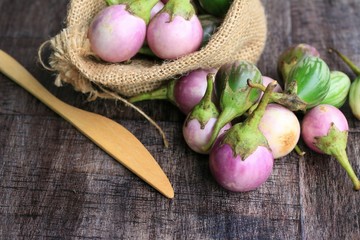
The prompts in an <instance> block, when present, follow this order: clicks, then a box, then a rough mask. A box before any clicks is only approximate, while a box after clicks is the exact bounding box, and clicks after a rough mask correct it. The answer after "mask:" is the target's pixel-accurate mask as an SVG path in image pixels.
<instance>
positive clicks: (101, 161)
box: [0, 0, 360, 239]
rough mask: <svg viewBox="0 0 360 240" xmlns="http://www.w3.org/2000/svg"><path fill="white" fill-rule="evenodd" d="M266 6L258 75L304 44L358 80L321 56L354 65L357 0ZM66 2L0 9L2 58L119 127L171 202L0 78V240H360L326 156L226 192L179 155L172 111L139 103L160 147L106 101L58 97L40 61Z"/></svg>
mask: <svg viewBox="0 0 360 240" xmlns="http://www.w3.org/2000/svg"><path fill="white" fill-rule="evenodd" d="M84 2H85V3H84V4H86V1H84ZM263 3H264V5H265V8H266V13H267V17H268V28H269V29H268V30H269V31H268V40H267V44H266V48H265V50H264V53H263V55H262V57H261V59H260V61H259V62H258V67H259V69H260V70H261V71H262V73H263V74H264V75H268V76H272V77H273V78H277V77H278V75H277V72H276V61H277V57H278V56H279V54H280V52H281V51H282V50H284V49H285V48H286V47H288V46H289V45H291V44H293V43H299V42H305V43H309V44H312V45H314V46H315V47H316V48H318V50H319V51H320V53H321V55H322V57H323V59H324V60H325V61H326V62H327V63H328V64H329V66H330V67H331V68H332V69H338V70H341V71H344V72H346V73H347V74H349V76H350V77H351V78H354V77H355V76H354V74H353V73H352V72H351V71H350V69H349V68H347V67H346V66H345V65H344V64H343V63H342V62H340V61H339V59H338V58H337V57H335V56H334V55H331V54H329V53H328V52H327V47H329V46H333V47H336V48H338V49H339V50H341V51H342V52H343V53H345V54H346V55H348V56H349V57H350V58H351V59H353V60H354V61H355V62H356V63H357V64H359V65H360V47H359V45H360V28H359V26H360V16H359V12H360V4H359V1H358V0H338V1H330V0H315V1H311V0H304V1H296V0H291V1H288V0H277V1H272V0H263ZM67 4H68V1H66V0H33V1H27V2H26V3H25V1H23V0H12V1H10V0H1V1H0V12H1V14H0V39H1V41H0V48H1V49H3V50H4V51H6V52H8V53H9V54H11V55H13V56H14V57H15V58H17V59H18V60H19V61H20V62H21V63H22V64H23V65H24V66H25V67H26V68H27V69H28V70H29V71H30V72H31V73H32V74H33V75H34V76H35V77H36V78H37V79H39V80H40V81H41V83H42V84H43V85H45V86H46V88H48V89H49V90H50V91H51V92H52V93H53V94H54V95H56V96H57V97H59V98H60V99H62V100H64V101H65V102H68V103H69V104H71V105H74V106H77V107H79V108H82V109H85V110H88V111H92V112H97V113H100V114H102V115H105V116H107V117H109V118H112V119H114V120H116V121H118V122H119V123H121V124H122V125H124V126H125V127H127V128H128V129H129V130H130V131H131V132H132V133H134V134H135V135H136V136H137V137H138V138H139V139H140V141H141V142H143V143H144V145H145V146H146V147H147V148H148V149H149V151H150V152H151V153H152V154H153V155H154V157H155V158H156V159H157V160H158V162H159V164H160V165H161V166H162V168H163V169H164V171H165V172H166V174H167V175H168V177H169V179H170V181H171V182H172V184H173V187H174V190H175V198H174V199H172V200H169V199H167V198H165V197H163V196H162V195H161V194H159V193H158V192H157V191H155V190H154V189H152V188H151V187H150V186H148V185H147V184H145V183H144V182H142V181H141V180H140V179H139V178H138V177H136V176H135V175H134V174H132V173H131V172H130V171H128V170H127V169H125V168H124V167H123V166H121V165H120V164H118V163H117V162H116V161H114V160H113V159H112V158H111V157H109V156H108V155H107V154H105V153H104V152H103V151H102V150H100V149H99V148H98V147H96V146H95V145H94V144H93V143H92V142H91V141H90V140H88V139H87V138H85V137H84V136H83V135H82V134H81V133H79V132H78V131H77V130H75V129H74V128H73V127H72V126H71V125H70V124H69V123H67V122H65V121H64V120H63V119H61V118H60V117H59V116H58V115H56V114H55V113H54V112H52V111H51V110H49V109H48V108H47V107H45V106H44V105H43V104H42V103H40V102H39V101H38V100H36V99H35V98H34V97H33V96H31V95H30V94H28V93H27V92H26V91H25V90H23V89H22V88H20V87H19V86H18V85H16V84H15V83H13V82H11V81H10V80H9V79H7V78H6V77H5V76H4V75H2V74H0V127H1V130H0V238H1V239H55V238H56V239H59V238H60V239H63V238H65V239H68V238H79V239H115V238H119V239H360V205H359V204H360V193H359V192H354V191H352V185H351V182H350V180H349V179H348V177H347V176H346V174H345V171H343V170H342V169H341V168H340V166H339V165H338V163H337V162H336V161H335V159H334V158H331V157H328V156H323V155H319V154H315V153H312V152H310V151H309V149H307V148H306V147H305V146H304V144H303V143H300V146H301V147H302V148H303V149H304V150H306V151H307V154H306V155H305V157H304V158H300V157H299V156H297V155H296V154H295V153H291V154H290V155H288V156H287V157H284V158H282V159H280V160H278V161H276V165H275V169H274V171H273V174H272V175H271V177H270V179H269V180H268V181H267V182H266V183H265V184H264V185H262V186H261V187H260V188H259V189H258V190H256V191H253V192H249V193H241V194H239V193H231V192H228V191H226V190H224V189H222V188H221V187H219V186H218V185H217V184H216V182H215V181H214V180H213V179H212V177H211V174H210V172H209V169H208V162H207V156H203V155H199V154H196V153H194V152H192V151H191V150H189V148H188V147H187V146H186V144H185V142H184V140H183V138H182V134H181V127H182V122H183V120H184V116H183V115H182V114H181V113H180V111H178V110H177V109H176V108H175V107H173V106H172V105H171V104H170V103H167V102H161V101H153V102H143V103H140V104H138V106H140V107H141V108H142V109H143V110H144V111H145V112H146V113H147V114H149V115H150V116H151V117H152V118H154V119H155V120H156V122H157V123H158V124H159V125H160V126H161V127H162V128H163V129H164V130H165V133H166V135H167V137H168V139H169V141H170V147H169V148H167V149H165V148H164V147H163V143H162V139H161V137H160V136H159V135H158V132H157V131H156V129H155V128H154V127H152V125H150V124H149V123H148V122H147V121H146V120H144V118H143V117H142V116H140V115H139V114H138V113H136V112H135V111H134V110H132V109H129V108H127V107H124V106H123V105H122V104H121V103H118V102H114V101H110V100H97V101H95V102H87V101H86V96H85V95H83V94H81V93H78V92H75V91H74V90H73V89H72V87H70V86H64V87H61V88H57V87H55V86H54V84H53V81H54V75H53V73H52V72H48V71H46V70H44V69H43V68H42V67H40V65H39V64H38V62H37V51H38V48H39V46H40V44H41V43H42V42H44V41H45V40H47V39H49V38H50V37H53V36H55V35H56V34H57V33H58V32H59V31H60V29H62V28H63V27H64V19H65V16H66V10H67ZM341 110H342V111H343V112H344V113H345V114H346V116H347V118H348V121H349V125H350V132H349V144H348V148H347V153H348V155H349V158H350V161H351V163H352V165H353V167H354V170H355V172H356V173H357V174H358V175H360V143H359V141H360V121H358V120H356V119H355V118H354V117H353V116H352V114H351V112H350V110H349V107H348V104H347V103H346V104H345V106H344V107H343V108H341ZM144 129H146V131H144Z"/></svg>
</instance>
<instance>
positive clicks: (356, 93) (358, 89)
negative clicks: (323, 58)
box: [329, 48, 360, 120]
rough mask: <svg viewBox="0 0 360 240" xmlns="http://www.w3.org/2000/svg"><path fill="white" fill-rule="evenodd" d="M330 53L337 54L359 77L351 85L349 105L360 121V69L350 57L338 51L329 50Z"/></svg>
mask: <svg viewBox="0 0 360 240" xmlns="http://www.w3.org/2000/svg"><path fill="white" fill-rule="evenodd" d="M329 50H330V52H335V53H336V54H337V55H338V56H339V57H340V58H341V59H342V60H343V61H344V62H345V63H346V64H347V65H348V66H349V67H350V68H351V70H352V71H353V72H354V73H355V74H356V75H357V77H356V78H355V79H354V81H353V82H352V83H351V86H350V91H349V105H350V108H351V111H352V113H353V115H354V116H355V117H356V118H357V119H359V120H360V68H359V67H357V66H356V65H355V64H354V63H353V62H352V61H351V60H350V59H349V58H348V57H346V56H345V55H344V54H342V53H341V52H339V51H338V50H336V49H332V48H331V49H329Z"/></svg>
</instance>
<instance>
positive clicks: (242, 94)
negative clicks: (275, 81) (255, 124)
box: [204, 61, 262, 151]
mask: <svg viewBox="0 0 360 240" xmlns="http://www.w3.org/2000/svg"><path fill="white" fill-rule="evenodd" d="M249 81H251V82H253V83H258V84H259V83H261V84H262V75H261V72H260V70H259V69H258V68H257V67H256V66H255V65H254V64H252V63H250V62H247V61H236V62H234V63H229V64H225V65H223V66H222V67H220V69H219V70H218V72H217V73H216V76H215V94H216V96H217V97H218V99H219V105H220V108H221V113H220V116H219V117H218V119H217V121H216V123H215V125H214V129H213V132H212V135H211V138H210V140H209V143H208V144H207V145H206V146H205V147H204V148H205V149H204V150H205V151H208V150H209V149H210V148H211V146H212V145H213V143H214V141H215V139H216V138H217V136H218V134H219V131H220V129H222V128H223V127H224V126H225V125H226V124H227V123H229V122H231V121H232V120H233V119H235V118H236V117H239V116H241V115H243V114H244V113H245V112H246V111H247V110H248V109H249V108H250V107H251V106H252V105H254V104H255V103H256V102H257V101H258V99H259V97H260V95H261V90H259V89H257V88H252V87H250V86H249V84H248V82H249Z"/></svg>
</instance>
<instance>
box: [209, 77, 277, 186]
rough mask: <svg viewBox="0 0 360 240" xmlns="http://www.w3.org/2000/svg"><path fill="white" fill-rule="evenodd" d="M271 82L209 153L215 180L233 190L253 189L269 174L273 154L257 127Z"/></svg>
mask: <svg viewBox="0 0 360 240" xmlns="http://www.w3.org/2000/svg"><path fill="white" fill-rule="evenodd" d="M275 85H276V84H275V83H270V84H269V85H268V87H267V89H266V91H265V93H264V96H263V98H262V99H261V101H260V104H259V105H258V107H257V108H256V110H255V111H254V112H253V113H252V114H251V115H249V117H248V118H247V119H246V120H245V121H244V122H242V123H237V124H235V125H234V126H233V127H231V128H230V129H229V130H228V131H227V132H225V133H224V134H222V135H221V136H219V138H218V139H217V140H216V142H215V144H214V146H213V148H212V149H211V152H210V157H209V166H210V171H211V173H212V175H213V176H214V178H215V180H216V181H217V182H218V183H219V184H220V185H221V186H222V187H224V188H226V189H228V190H230V191H234V192H246V191H252V190H254V189H256V188H258V187H259V186H260V185H261V184H263V183H264V182H265V181H266V180H267V179H268V178H269V176H270V175H271V173H272V169H273V164H274V157H273V155H272V153H271V149H270V147H269V144H268V142H267V140H266V138H265V136H264V135H263V133H262V132H261V131H260V130H259V128H258V126H259V123H260V121H261V118H262V117H263V114H264V111H265V109H266V106H267V104H268V101H269V97H270V96H269V93H270V92H271V91H272V90H273V89H274V88H275Z"/></svg>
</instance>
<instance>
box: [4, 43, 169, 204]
mask: <svg viewBox="0 0 360 240" xmlns="http://www.w3.org/2000/svg"><path fill="white" fill-rule="evenodd" d="M0 72H2V73H4V74H5V75H6V76H7V77H9V78H10V79H12V80H13V81H14V82H16V83H17V84H19V85H20V86H22V87H23V88H25V89H26V90H27V91H28V92H30V93H31V94H32V95H34V96H35V97H36V98H38V99H39V100H40V101H41V102H43V103H44V104H45V105H47V106H48V107H49V108H50V109H52V110H53V111H55V112H56V113H58V114H59V115H60V116H61V117H63V118H64V119H65V120H66V121H68V122H70V123H71V124H72V125H73V126H74V127H75V128H77V129H78V130H79V131H80V132H82V133H83V134H84V135H85V136H86V137H88V138H89V139H91V140H92V141H93V142H94V143H95V144H97V145H98V146H99V147H100V148H102V149H103V150H104V151H105V152H107V153H108V154H109V155H110V156H112V157H113V158H114V159H116V160H117V161H118V162H120V163H121V164H123V165H124V166H125V167H126V168H128V169H129V170H130V171H132V172H133V173H135V174H136V175H137V176H139V177H140V178H141V179H143V180H144V181H145V182H147V183H148V184H149V185H151V186H152V187H154V188H155V189H156V190H158V191H159V192H160V193H162V194H163V195H164V196H166V197H168V198H173V197H174V190H173V188H172V186H171V183H170V181H169V179H168V178H167V176H166V175H165V173H164V172H163V170H162V169H161V167H160V166H159V164H158V163H157V162H156V161H155V159H154V158H153V157H152V155H151V154H150V153H149V152H148V150H147V149H146V148H145V147H144V145H143V144H142V143H141V142H140V141H139V140H138V139H137V138H136V137H135V136H134V135H133V134H132V133H130V132H129V131H128V130H127V129H126V128H124V127H123V126H121V125H120V124H118V123H116V122H114V121H113V120H111V119H108V118H106V117H104V116H101V115H99V114H95V113H91V112H87V111H84V110H81V109H79V108H75V107H73V106H70V105H68V104H66V103H64V102H62V101H61V100H59V99H58V98H56V97H55V96H54V95H52V94H51V93H50V92H49V91H47V89H46V88H44V87H43V86H42V85H41V84H40V83H39V82H38V81H37V80H36V79H35V78H34V77H33V76H32V75H31V74H30V73H29V72H28V71H27V70H26V69H25V68H24V67H23V66H22V65H21V64H20V63H18V62H17V61H16V60H15V59H14V58H12V57H11V56H9V55H8V54H6V53H5V52H4V51H2V50H0Z"/></svg>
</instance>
